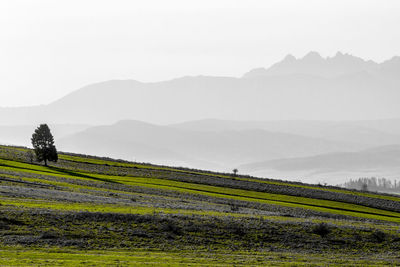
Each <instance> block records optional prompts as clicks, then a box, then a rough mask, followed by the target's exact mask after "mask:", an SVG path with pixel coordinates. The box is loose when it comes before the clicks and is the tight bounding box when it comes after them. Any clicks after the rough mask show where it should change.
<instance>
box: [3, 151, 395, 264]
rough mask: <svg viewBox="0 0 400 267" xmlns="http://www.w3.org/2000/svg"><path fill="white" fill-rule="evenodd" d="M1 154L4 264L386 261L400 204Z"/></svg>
mask: <svg viewBox="0 0 400 267" xmlns="http://www.w3.org/2000/svg"><path fill="white" fill-rule="evenodd" d="M28 154H29V149H26V148H21V147H19V148H15V147H6V146H0V203H1V205H0V265H51V266H57V265H70V266H78V265H88V264H89V265H97V264H99V263H101V264H107V265H143V264H152V265H192V266H196V265H204V264H214V265H219V264H221V265H240V264H244V265H269V264H271V262H272V263H274V264H275V263H276V265H288V264H290V265H293V264H296V265H299V264H307V265H321V264H326V265H333V264H345V265H354V264H360V263H362V264H363V265H382V264H384V265H394V264H396V262H398V255H397V251H398V249H399V248H400V233H399V230H398V226H399V223H400V198H399V197H397V196H393V195H388V194H376V193H370V192H360V191H355V190H346V189H341V188H338V187H325V186H317V185H312V184H302V183H293V182H284V181H279V180H273V179H258V178H254V177H248V176H240V175H239V176H232V175H230V174H224V173H215V172H210V171H201V170H191V169H185V168H175V167H166V166H158V165H151V164H138V163H134V162H127V161H118V160H113V159H110V158H99V157H92V156H87V155H77V154H66V153H61V154H60V155H59V161H58V162H57V163H51V164H50V166H48V167H45V166H42V165H40V164H38V163H36V162H31V161H30V159H29V156H28Z"/></svg>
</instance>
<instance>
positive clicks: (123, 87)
mask: <svg viewBox="0 0 400 267" xmlns="http://www.w3.org/2000/svg"><path fill="white" fill-rule="evenodd" d="M399 77H400V58H399V57H393V58H392V59H390V60H388V61H385V62H383V63H381V64H378V63H375V62H372V61H364V60H363V59H360V58H357V57H354V56H351V55H347V54H341V53H338V54H337V55H336V56H335V57H332V58H326V59H324V58H321V57H320V56H319V55H318V54H317V53H315V52H311V53H309V54H307V55H306V56H305V57H303V58H301V59H295V58H294V57H292V56H287V57H286V58H285V59H284V60H282V61H281V62H278V63H276V64H274V65H273V66H271V67H270V68H269V69H256V70H252V71H250V72H248V73H246V74H244V76H243V77H242V78H232V77H210V76H196V77H182V78H178V79H174V80H169V81H163V82H156V83H141V82H138V81H134V80H118V81H117V80H114V81H106V82H101V83H96V84H91V85H88V86H85V87H83V88H81V89H79V90H77V91H74V92H72V93H71V94H69V95H67V96H65V97H63V98H61V99H59V100H58V101H55V102H53V103H50V104H48V105H43V106H35V107H20V108H0V124H2V125H15V124H32V123H37V122H40V121H47V122H49V123H54V124H66V123H67V124H92V125H100V124H111V123H115V122H117V121H119V120H122V119H133V120H141V121H146V122H151V123H158V124H168V123H176V122H182V121H189V120H198V119H204V118H218V119H228V120H271V119H272V120H281V119H307V120H309V119H314V120H315V119H317V120H366V119H382V118H394V117H400V109H399V108H398V101H397V100H398V99H399V97H400V90H399V86H400V78H399Z"/></svg>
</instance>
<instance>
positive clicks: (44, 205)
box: [0, 197, 252, 217]
mask: <svg viewBox="0 0 400 267" xmlns="http://www.w3.org/2000/svg"><path fill="white" fill-rule="evenodd" d="M0 204H1V205H11V206H15V207H20V208H36V209H52V210H60V211H74V212H82V211H87V212H102V213H108V212H110V213H121V214H152V213H165V214H181V215H204V216H232V217H248V216H252V215H249V214H242V213H232V212H219V211H210V210H207V211H205V210H193V209H172V208H159V207H143V206H128V205H120V204H95V203H87V202H85V203H73V202H65V201H50V200H42V199H29V198H16V197H13V198H8V197H0Z"/></svg>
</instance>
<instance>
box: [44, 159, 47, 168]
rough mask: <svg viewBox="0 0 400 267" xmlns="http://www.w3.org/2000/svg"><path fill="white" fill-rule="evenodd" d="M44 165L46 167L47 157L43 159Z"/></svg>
mask: <svg viewBox="0 0 400 267" xmlns="http://www.w3.org/2000/svg"><path fill="white" fill-rule="evenodd" d="M44 166H46V167H47V159H44Z"/></svg>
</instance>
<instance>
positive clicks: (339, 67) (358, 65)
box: [243, 51, 400, 78]
mask: <svg viewBox="0 0 400 267" xmlns="http://www.w3.org/2000/svg"><path fill="white" fill-rule="evenodd" d="M399 68H400V59H399V57H393V58H392V59H389V60H387V61H384V62H382V63H380V64H378V63H376V62H374V61H372V60H364V59H362V58H360V57H356V56H353V55H350V54H344V53H342V52H337V53H336V55H335V56H333V57H327V58H323V57H321V55H320V54H319V53H317V52H313V51H312V52H309V53H308V54H306V55H305V56H304V57H303V58H299V59H296V58H295V57H294V56H293V55H291V54H289V55H287V56H286V57H285V58H284V59H283V60H282V61H280V62H278V63H275V64H273V65H272V66H271V67H270V68H268V69H265V68H256V69H253V70H251V71H249V72H247V73H245V74H244V75H243V77H244V78H251V77H259V76H268V75H289V74H309V75H316V76H322V77H328V78H331V77H336V76H340V75H346V74H347V75H348V74H355V73H358V72H368V73H371V74H375V75H388V76H391V77H392V78H398V77H397V75H398V74H399V73H400V72H399Z"/></svg>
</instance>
